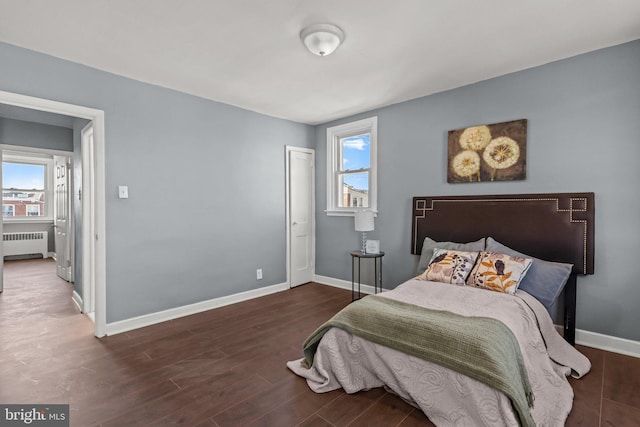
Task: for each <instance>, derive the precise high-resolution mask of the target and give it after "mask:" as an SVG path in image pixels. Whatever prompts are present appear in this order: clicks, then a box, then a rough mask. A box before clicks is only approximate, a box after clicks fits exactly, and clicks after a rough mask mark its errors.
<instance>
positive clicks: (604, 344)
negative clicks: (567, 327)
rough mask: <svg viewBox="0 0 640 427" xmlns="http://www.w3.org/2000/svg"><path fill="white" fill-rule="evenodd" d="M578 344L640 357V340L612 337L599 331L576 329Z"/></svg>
mask: <svg viewBox="0 0 640 427" xmlns="http://www.w3.org/2000/svg"><path fill="white" fill-rule="evenodd" d="M576 344H580V345H586V346H587V347H593V348H598V349H600V350H606V351H612V352H614V353H620V354H626V355H627V356H633V357H640V341H633V340H628V339H626V338H618V337H612V336H610V335H603V334H599V333H597V332H590V331H583V330H581V329H576Z"/></svg>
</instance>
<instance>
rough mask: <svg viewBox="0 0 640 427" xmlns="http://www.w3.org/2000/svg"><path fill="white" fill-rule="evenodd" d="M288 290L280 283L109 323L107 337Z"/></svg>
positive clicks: (106, 330)
mask: <svg viewBox="0 0 640 427" xmlns="http://www.w3.org/2000/svg"><path fill="white" fill-rule="evenodd" d="M287 289H289V284H288V283H280V284H277V285H271V286H266V287H264V288H259V289H254V290H251V291H245V292H240V293H237V294H233V295H228V296H224V297H220V298H214V299H210V300H207V301H201V302H197V303H194V304H189V305H184V306H182V307H176V308H170V309H168V310H163V311H159V312H156V313H150V314H145V315H142V316H138V317H132V318H131V319H125V320H119V321H117V322H112V323H107V324H106V327H105V332H106V335H115V334H120V333H122V332H127V331H131V330H133V329H138V328H142V327H145V326H150V325H155V324H156V323H161V322H166V321H168V320H173V319H177V318H179V317H184V316H189V315H191V314H196V313H201V312H203V311H207V310H211V309H214V308H218V307H223V306H225V305H229V304H235V303H237V302H242V301H247V300H250V299H253V298H258V297H261V296H265V295H269V294H273V293H276V292H281V291H286V290H287Z"/></svg>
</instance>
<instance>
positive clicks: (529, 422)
mask: <svg viewBox="0 0 640 427" xmlns="http://www.w3.org/2000/svg"><path fill="white" fill-rule="evenodd" d="M333 327H335V328H340V329H343V330H345V331H347V332H349V333H350V334H353V335H357V336H359V337H362V338H364V339H366V340H369V341H371V342H374V343H376V344H380V345H383V346H385V347H389V348H393V349H396V350H399V351H402V352H404V353H407V354H410V355H412V356H416V357H419V358H422V359H424V360H428V361H431V362H433V363H437V364H438V365H441V366H444V367H446V368H449V369H452V370H454V371H456V372H459V373H462V374H464V375H466V376H468V377H471V378H474V379H476V380H478V381H480V382H482V383H484V384H486V385H488V386H490V387H493V388H495V389H497V390H498V391H500V392H502V393H504V394H505V395H506V396H507V397H509V398H510V399H511V402H512V404H513V407H514V408H515V411H516V413H517V414H518V416H519V418H520V423H521V424H522V425H524V426H534V422H533V418H532V417H531V413H530V411H529V408H532V407H533V400H534V396H533V392H532V390H531V386H530V385H529V377H528V376H527V371H526V369H525V366H524V362H523V360H522V353H521V352H520V347H519V345H518V341H517V340H516V338H515V336H514V335H513V333H512V332H511V330H510V329H509V328H508V327H507V326H506V325H504V324H503V323H502V322H500V321H498V320H495V319H490V318H487V317H466V316H461V315H459V314H455V313H450V312H448V311H438V310H430V309H427V308H422V307H418V306H416V305H413V304H407V303H404V302H401V301H396V300H392V299H389V298H383V297H379V296H374V295H369V296H367V297H365V298H363V299H361V300H358V301H356V302H353V303H351V304H349V305H348V306H347V307H345V308H344V309H343V310H342V311H340V312H339V313H337V314H336V315H335V316H333V317H332V318H331V319H330V320H329V321H327V322H326V323H325V324H323V325H322V326H320V327H319V328H318V329H317V330H316V331H315V332H314V333H312V334H311V335H310V336H309V338H307V340H306V341H305V343H304V356H305V360H304V362H303V363H305V364H306V365H307V366H306V367H307V368H309V367H311V365H312V364H313V358H314V355H315V352H316V350H317V348H318V344H319V343H320V340H321V339H322V337H323V336H324V334H325V333H326V332H327V331H328V330H329V329H331V328H333Z"/></svg>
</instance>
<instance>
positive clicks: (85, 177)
mask: <svg viewBox="0 0 640 427" xmlns="http://www.w3.org/2000/svg"><path fill="white" fill-rule="evenodd" d="M89 135H91V138H93V137H94V126H93V122H89V123H87V125H86V126H85V127H84V128H82V130H81V131H80V152H81V154H82V179H81V185H80V188H81V190H80V191H82V192H83V194H82V197H81V201H80V202H81V204H82V205H81V206H82V208H81V209H82V218H83V221H82V231H81V233H82V235H81V238H82V247H83V248H87V249H88V250H86V251H85V250H83V252H82V312H83V313H84V314H85V315H87V316H89V318H91V319H92V320H93V321H94V322H95V310H96V308H95V295H94V292H95V289H94V287H93V286H91V284H92V283H95V251H94V247H93V245H92V244H91V240H92V239H91V236H94V235H95V229H94V227H95V221H85V220H84V218H85V215H87V216H88V217H89V218H93V217H94V212H95V200H94V199H95V194H94V192H92V191H88V192H87V191H85V188H89V189H91V188H93V187H95V185H94V183H95V176H94V172H95V171H94V168H93V167H87V166H90V165H93V164H95V159H94V153H93V149H94V146H93V144H92V143H91V140H89V139H88V137H89Z"/></svg>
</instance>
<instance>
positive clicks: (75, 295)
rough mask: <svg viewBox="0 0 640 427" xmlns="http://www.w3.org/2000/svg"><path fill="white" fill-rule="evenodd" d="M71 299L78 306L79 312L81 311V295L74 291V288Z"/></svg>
mask: <svg viewBox="0 0 640 427" xmlns="http://www.w3.org/2000/svg"><path fill="white" fill-rule="evenodd" d="M71 301H73V303H74V304H75V305H76V307H78V310H80V313H82V297H81V296H80V295H79V294H78V293H77V292H76V291H75V289H74V290H73V293H72V294H71Z"/></svg>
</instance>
